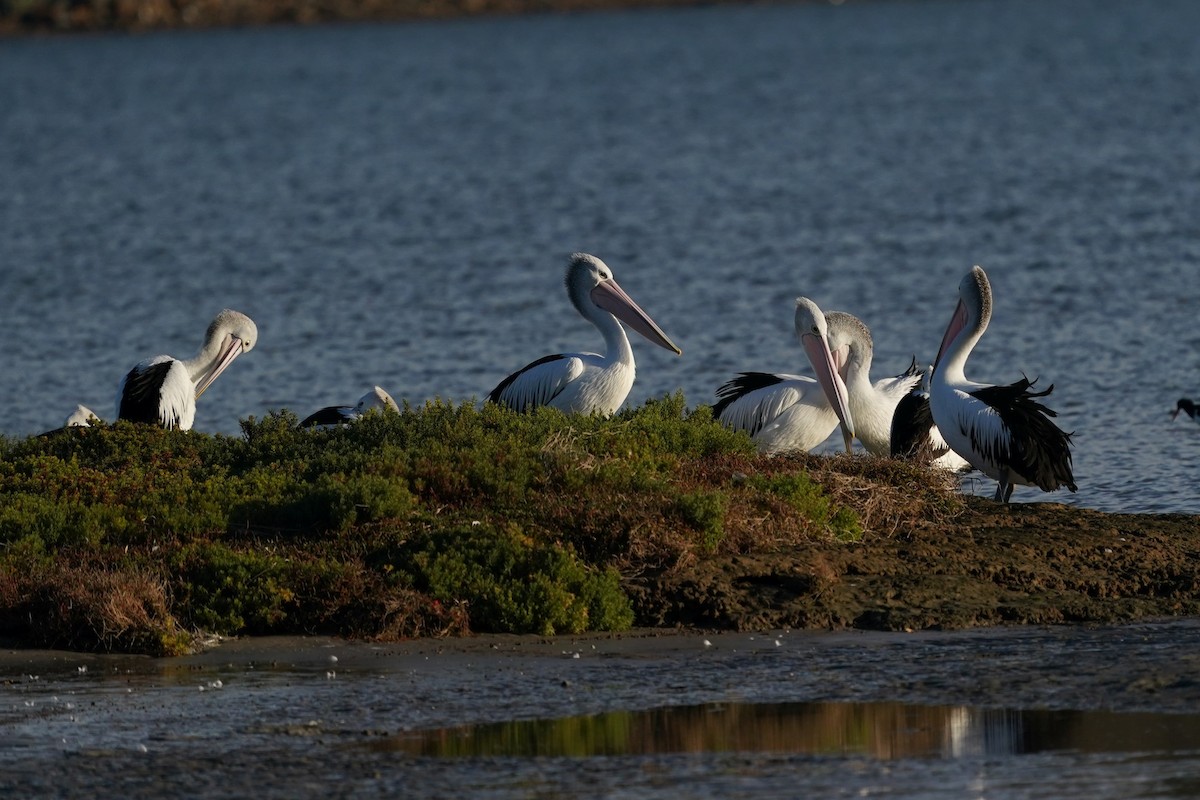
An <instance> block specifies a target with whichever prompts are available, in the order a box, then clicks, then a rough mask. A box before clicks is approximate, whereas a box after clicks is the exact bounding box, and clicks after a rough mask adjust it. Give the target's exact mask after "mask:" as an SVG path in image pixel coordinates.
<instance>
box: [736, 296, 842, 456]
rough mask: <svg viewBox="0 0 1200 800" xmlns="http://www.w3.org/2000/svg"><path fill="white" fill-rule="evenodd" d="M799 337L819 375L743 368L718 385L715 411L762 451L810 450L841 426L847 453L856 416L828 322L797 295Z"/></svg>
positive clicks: (812, 304)
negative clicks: (746, 435)
mask: <svg viewBox="0 0 1200 800" xmlns="http://www.w3.org/2000/svg"><path fill="white" fill-rule="evenodd" d="M795 324H796V337H797V338H798V339H799V340H800V344H801V346H802V347H803V348H804V352H805V353H806V354H807V355H808V360H809V363H810V364H812V368H813V371H815V372H816V375H817V377H816V380H813V379H812V378H809V377H806V376H803V375H788V374H782V373H768V372H743V373H741V374H740V375H738V377H736V378H734V379H733V380H731V381H729V382H727V383H725V384H723V385H722V386H721V387H720V388H719V389H717V402H716V404H715V405H713V416H714V417H716V418H717V419H719V420H720V421H721V422H723V423H725V424H726V425H728V426H729V427H731V428H733V429H734V430H741V431H745V432H746V433H748V434H750V438H752V439H753V440H754V441H755V443H756V444H757V445H758V449H759V451H760V452H763V453H772V454H775V453H787V452H802V451H808V450H811V449H813V448H814V447H816V446H817V445H819V444H820V443H821V442H823V441H825V440H826V439H827V438H829V434H831V433H832V432H833V429H834V428H836V427H838V426H839V425H840V426H841V428H842V441H843V442H844V443H845V445H846V452H850V445H851V442H852V440H853V438H854V430H855V429H854V418H853V417H852V415H851V411H850V405H849V400H848V398H847V391H846V384H845V383H844V382H843V380H842V377H841V375H840V374H838V366H839V365H838V364H837V363H836V362H835V360H834V356H833V354H832V353H831V352H830V347H829V327H828V324H827V323H826V320H825V315H824V314H822V313H821V309H820V308H819V307H817V304H816V303H814V302H813V301H812V300H809V299H808V298H807V297H798V298H796V323H795Z"/></svg>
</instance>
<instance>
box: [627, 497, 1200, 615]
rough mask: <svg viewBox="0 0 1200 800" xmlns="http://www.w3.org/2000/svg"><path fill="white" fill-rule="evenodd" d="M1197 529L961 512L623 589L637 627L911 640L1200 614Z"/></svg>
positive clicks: (1077, 515)
mask: <svg viewBox="0 0 1200 800" xmlns="http://www.w3.org/2000/svg"><path fill="white" fill-rule="evenodd" d="M1198 565H1200V520H1198V519H1197V518H1196V517H1194V516H1186V515H1144V514H1137V515H1134V514H1128V515H1125V514H1105V513H1101V512H1097V511H1090V510H1087V509H1078V508H1073V507H1070V506H1064V505H1061V504H1057V503H1017V504H1013V505H1009V506H1001V505H997V504H995V503H993V502H991V501H989V500H985V499H980V498H966V508H965V510H964V511H963V512H962V513H961V514H959V515H957V516H956V517H954V518H952V519H950V520H948V521H945V522H939V523H929V524H925V525H918V526H915V527H914V528H912V529H911V530H905V531H898V532H896V533H895V534H894V535H892V536H890V537H887V536H874V535H868V536H867V537H864V540H863V541H862V542H858V543H848V544H843V543H833V542H828V543H813V544H810V545H805V546H803V547H798V548H795V549H791V550H787V551H784V552H778V553H749V554H745V555H732V556H727V557H721V558H711V559H706V560H703V561H700V562H698V563H696V564H693V565H691V566H690V567H689V568H688V569H686V570H674V571H671V572H668V573H662V574H656V575H643V576H639V577H637V578H634V579H632V580H630V581H629V582H628V591H630V593H631V595H632V596H633V597H634V605H635V609H636V611H637V616H638V620H639V623H640V624H643V625H666V626H673V625H682V626H695V627H701V628H706V627H707V628H733V629H740V630H753V629H756V628H778V627H791V628H862V629H874V630H893V631H908V630H921V629H954V628H970V627H977V626H989V625H1011V624H1042V623H1065V622H1118V621H1128V620H1136V619H1144V618H1150V617H1166V616H1191V615H1197V614H1200V575H1198Z"/></svg>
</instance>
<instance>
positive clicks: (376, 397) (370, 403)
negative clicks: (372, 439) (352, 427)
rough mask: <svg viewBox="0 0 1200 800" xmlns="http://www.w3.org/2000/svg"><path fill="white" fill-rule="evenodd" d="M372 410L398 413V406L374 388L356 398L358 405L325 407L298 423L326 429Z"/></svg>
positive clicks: (379, 389) (390, 397) (384, 393)
mask: <svg viewBox="0 0 1200 800" xmlns="http://www.w3.org/2000/svg"><path fill="white" fill-rule="evenodd" d="M373 408H378V409H379V410H380V411H381V412H384V413H386V412H388V411H395V412H396V413H397V414H399V413H400V406H398V405H397V404H396V401H395V400H393V399H392V396H391V395H390V394H388V393H387V392H385V391H384V390H383V389H381V388H379V387H378V386H376V387H375V388H374V389H372V390H371V391H369V392H367V393H366V394H364V395H363V396H362V397H360V398H358V403H357V404H356V405H352V406H326V407H325V408H322V409H321V410H320V411H314V412H313V413H312V414H309V415H308V416H307V417H305V418H304V419H303V420H302V421H301V422H300V427H301V428H312V427H327V426H330V425H342V424H345V423H349V422H354V421H355V420H357V419H358V418H359V417H361V416H362V415H363V414H366V413H367V412H368V411H370V410H371V409H373Z"/></svg>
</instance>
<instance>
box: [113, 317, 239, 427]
mask: <svg viewBox="0 0 1200 800" xmlns="http://www.w3.org/2000/svg"><path fill="white" fill-rule="evenodd" d="M257 341H258V328H257V327H256V326H255V324H254V320H252V319H250V318H249V317H247V316H246V315H245V314H242V313H240V312H237V311H231V310H230V309H228V308H227V309H225V310H224V311H222V312H221V313H220V314H218V315H217V317H216V319H214V320H213V321H212V323H211V324H210V325H209V326H208V332H207V333H206V334H205V336H204V347H202V348H201V349H200V352H199V353H197V354H196V356H195V357H194V358H189V359H187V360H186V361H181V360H180V359H177V358H172V357H171V356H155V357H154V358H148V359H146V360H145V361H142V362H140V363H138V364H137V365H136V366H135V367H134V368H133V369H131V370H129V374H128V375H126V376H125V377H124V378H122V379H121V386H120V388H119V389H118V390H117V419H127V420H130V421H132V422H144V423H147V424H150V425H161V426H162V427H164V428H168V429H169V428H179V429H180V430H185V431H186V430H190V429H191V427H192V422H193V421H194V420H195V418H196V400H197V399H198V398H199V397H200V395H202V394H204V390H205V389H207V388H208V387H209V386H210V385H211V384H212V382H213V381H215V380H216V379H217V376H218V375H220V374H221V373H222V372H224V371H225V368H226V367H228V366H229V365H230V364H231V363H233V360H234V359H235V358H237V357H238V356H239V355H241V354H242V353H248V352H250V350H252V349H253V348H254V344H255V342H257Z"/></svg>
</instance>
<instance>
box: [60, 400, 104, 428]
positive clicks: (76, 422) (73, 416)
mask: <svg viewBox="0 0 1200 800" xmlns="http://www.w3.org/2000/svg"><path fill="white" fill-rule="evenodd" d="M101 421H102V420H101V419H100V416H99V415H98V414H97V413H96V412H95V411H92V410H91V409H90V408H88V407H87V406H85V405H78V406H75V410H74V411H72V412H71V413H70V414H68V415H67V418H66V419H65V420H63V424H62V426H63V427H64V428H90V427H91V426H92V423H94V422H95V423H99V422H101Z"/></svg>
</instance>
